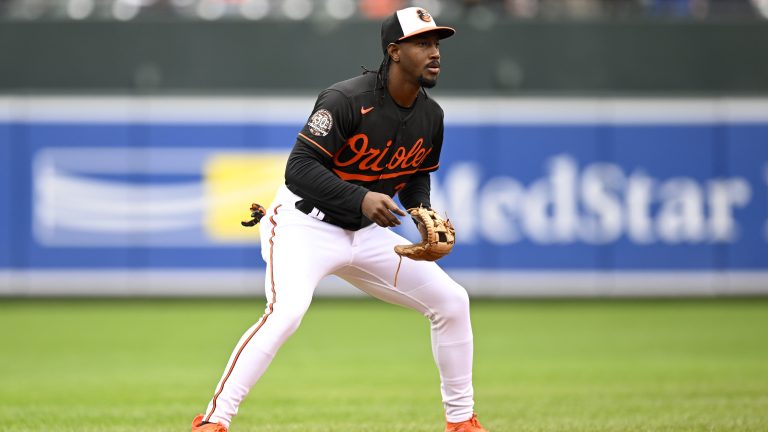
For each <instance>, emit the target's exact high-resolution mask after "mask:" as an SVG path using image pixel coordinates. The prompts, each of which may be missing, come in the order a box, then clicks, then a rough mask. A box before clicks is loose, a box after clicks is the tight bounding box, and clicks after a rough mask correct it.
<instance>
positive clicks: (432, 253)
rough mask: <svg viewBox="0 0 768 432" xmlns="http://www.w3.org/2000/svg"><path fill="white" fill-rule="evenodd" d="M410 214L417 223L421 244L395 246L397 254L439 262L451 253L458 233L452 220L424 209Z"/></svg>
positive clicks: (413, 210)
mask: <svg viewBox="0 0 768 432" xmlns="http://www.w3.org/2000/svg"><path fill="white" fill-rule="evenodd" d="M408 213H410V214H411V217H412V218H413V220H415V221H416V225H417V226H418V228H419V233H420V234H421V242H420V243H414V244H409V245H398V246H395V253H397V254H398V255H400V256H402V257H406V258H410V259H412V260H416V261H437V260H439V259H440V258H442V257H444V256H446V255H448V254H449V253H451V250H452V249H453V245H454V243H455V241H456V231H455V230H454V229H453V225H452V224H451V221H450V220H448V219H443V218H441V217H440V215H438V214H437V213H435V211H434V210H432V209H428V208H424V207H418V208H412V209H408Z"/></svg>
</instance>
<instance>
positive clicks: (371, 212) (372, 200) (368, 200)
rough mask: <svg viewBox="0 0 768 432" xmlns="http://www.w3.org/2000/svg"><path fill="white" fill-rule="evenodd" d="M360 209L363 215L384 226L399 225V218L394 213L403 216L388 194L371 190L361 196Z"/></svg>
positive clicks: (402, 212) (403, 213)
mask: <svg viewBox="0 0 768 432" xmlns="http://www.w3.org/2000/svg"><path fill="white" fill-rule="evenodd" d="M362 211H363V215H365V217H367V218H368V219H370V220H372V221H374V222H375V223H376V225H379V226H382V227H385V228H387V227H394V226H398V225H400V219H399V218H398V217H397V216H395V215H399V216H405V212H404V211H403V210H401V209H400V207H398V206H397V204H395V202H394V201H392V198H390V196H389V195H386V194H383V193H378V192H372V191H371V192H368V193H366V194H365V197H363V204H362Z"/></svg>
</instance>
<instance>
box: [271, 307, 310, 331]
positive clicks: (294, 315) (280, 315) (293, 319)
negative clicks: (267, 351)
mask: <svg viewBox="0 0 768 432" xmlns="http://www.w3.org/2000/svg"><path fill="white" fill-rule="evenodd" d="M305 311H306V310H305V309H300V310H295V309H289V310H275V316H274V320H275V324H276V325H278V326H279V327H280V332H281V333H282V334H283V337H286V338H287V337H288V336H290V335H292V334H293V333H294V332H295V331H296V330H297V329H298V328H299V325H301V320H302V318H304V312H305Z"/></svg>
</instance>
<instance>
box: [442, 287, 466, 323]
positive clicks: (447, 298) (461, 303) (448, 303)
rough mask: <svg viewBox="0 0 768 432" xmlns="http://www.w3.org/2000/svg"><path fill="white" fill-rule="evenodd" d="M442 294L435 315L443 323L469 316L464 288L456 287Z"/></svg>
mask: <svg viewBox="0 0 768 432" xmlns="http://www.w3.org/2000/svg"><path fill="white" fill-rule="evenodd" d="M457 288H458V289H452V290H450V291H448V292H446V293H445V294H444V297H443V299H442V301H441V302H440V305H439V306H438V307H437V308H436V311H435V312H436V313H437V315H438V316H439V318H440V319H441V320H443V321H449V320H463V319H466V318H467V317H468V316H469V295H467V291H466V290H464V288H461V287H457Z"/></svg>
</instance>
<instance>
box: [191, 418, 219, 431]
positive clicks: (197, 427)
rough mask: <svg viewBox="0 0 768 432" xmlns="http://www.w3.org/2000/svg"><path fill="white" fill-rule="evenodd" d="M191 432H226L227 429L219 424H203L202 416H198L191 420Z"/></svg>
mask: <svg viewBox="0 0 768 432" xmlns="http://www.w3.org/2000/svg"><path fill="white" fill-rule="evenodd" d="M192 432H227V427H226V426H224V425H223V424H221V423H206V424H203V415H202V414H200V415H198V416H197V417H195V419H194V420H192Z"/></svg>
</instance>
